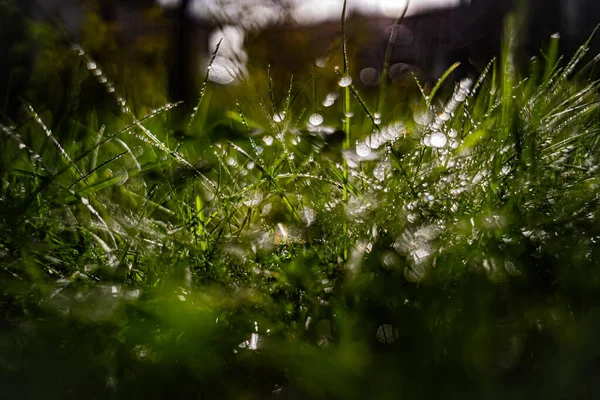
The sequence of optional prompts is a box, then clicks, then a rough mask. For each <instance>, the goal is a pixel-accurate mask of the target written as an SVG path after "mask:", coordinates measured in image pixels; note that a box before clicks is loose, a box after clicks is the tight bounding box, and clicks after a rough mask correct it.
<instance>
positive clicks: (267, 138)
mask: <svg viewBox="0 0 600 400" xmlns="http://www.w3.org/2000/svg"><path fill="white" fill-rule="evenodd" d="M263 142H265V144H266V145H267V146H271V145H272V144H273V136H271V135H267V136H264V137H263Z"/></svg>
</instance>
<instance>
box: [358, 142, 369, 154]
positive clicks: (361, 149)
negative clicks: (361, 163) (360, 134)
mask: <svg viewBox="0 0 600 400" xmlns="http://www.w3.org/2000/svg"><path fill="white" fill-rule="evenodd" d="M356 154H358V156H359V157H369V156H370V155H371V147H370V146H369V145H367V144H366V143H365V142H358V141H357V142H356Z"/></svg>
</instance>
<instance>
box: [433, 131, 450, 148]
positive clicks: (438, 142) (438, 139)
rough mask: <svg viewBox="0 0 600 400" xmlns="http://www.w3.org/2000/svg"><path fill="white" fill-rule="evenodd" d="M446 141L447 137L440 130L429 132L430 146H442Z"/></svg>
mask: <svg viewBox="0 0 600 400" xmlns="http://www.w3.org/2000/svg"><path fill="white" fill-rule="evenodd" d="M447 142H448V139H447V138H446V135H444V134H443V133H442V132H434V133H432V134H431V139H430V145H431V147H437V148H442V147H444V146H445V145H446V143H447Z"/></svg>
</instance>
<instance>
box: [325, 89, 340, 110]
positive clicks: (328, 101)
mask: <svg viewBox="0 0 600 400" xmlns="http://www.w3.org/2000/svg"><path fill="white" fill-rule="evenodd" d="M339 96H340V95H339V94H338V93H336V92H332V93H329V94H328V95H327V96H325V100H323V106H324V107H331V106H332V105H333V104H334V103H335V101H336V100H337V99H338V97H339Z"/></svg>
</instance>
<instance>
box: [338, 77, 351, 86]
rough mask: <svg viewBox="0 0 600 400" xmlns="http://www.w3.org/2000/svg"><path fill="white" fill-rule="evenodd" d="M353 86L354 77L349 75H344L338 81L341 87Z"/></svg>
mask: <svg viewBox="0 0 600 400" xmlns="http://www.w3.org/2000/svg"><path fill="white" fill-rule="evenodd" d="M351 84H352V77H351V76H350V75H348V74H346V75H343V76H342V77H341V78H340V80H339V81H338V85H340V86H341V87H348V86H350V85H351Z"/></svg>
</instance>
